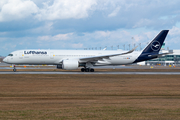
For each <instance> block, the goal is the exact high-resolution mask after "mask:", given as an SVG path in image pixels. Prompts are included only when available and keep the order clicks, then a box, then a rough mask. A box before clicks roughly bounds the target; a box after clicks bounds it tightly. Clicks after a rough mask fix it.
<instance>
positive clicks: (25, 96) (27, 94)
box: [0, 75, 180, 120]
mask: <svg viewBox="0 0 180 120" xmlns="http://www.w3.org/2000/svg"><path fill="white" fill-rule="evenodd" d="M179 78H180V75H0V119H3V120H4V119H5V120H6V119H33V120H34V119H53V120H54V119H57V120H59V119H62V120H64V119H87V120H92V119H95V120H96V119H102V120H109V119H112V120H113V119H114V120H116V119H120V120H131V119H132V120H134V119H135V120H136V119H142V120H152V119H158V120H169V119H173V120H176V119H180V91H179V88H180V79H179Z"/></svg>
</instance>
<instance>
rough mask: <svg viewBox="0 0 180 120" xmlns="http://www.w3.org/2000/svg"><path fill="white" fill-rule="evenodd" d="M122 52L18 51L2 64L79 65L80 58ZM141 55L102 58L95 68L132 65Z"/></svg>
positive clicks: (131, 54) (120, 51)
mask: <svg viewBox="0 0 180 120" xmlns="http://www.w3.org/2000/svg"><path fill="white" fill-rule="evenodd" d="M123 52H124V51H122V50H116V51H115V50H18V51H14V52H12V53H11V56H7V57H6V58H5V59H4V62H6V63H9V64H26V65H29V64H33V65H44V64H47V65H58V64H60V63H61V61H62V60H66V59H72V60H78V61H79V63H82V62H83V61H81V60H79V59H80V58H87V57H94V56H102V55H110V54H119V53H123ZM140 54H141V52H139V51H134V52H133V53H130V54H126V55H118V56H113V57H109V59H105V58H103V60H98V61H95V64H94V65H95V66H98V65H125V64H131V63H133V62H134V61H135V60H136V59H137V58H138V56H139V55H140Z"/></svg>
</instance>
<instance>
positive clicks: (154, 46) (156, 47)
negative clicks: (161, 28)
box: [151, 41, 161, 51]
mask: <svg viewBox="0 0 180 120" xmlns="http://www.w3.org/2000/svg"><path fill="white" fill-rule="evenodd" d="M160 47H161V44H160V43H159V42H158V41H154V42H153V43H151V49H152V50H153V51H158V50H159V49H160Z"/></svg>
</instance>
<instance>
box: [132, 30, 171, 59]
mask: <svg viewBox="0 0 180 120" xmlns="http://www.w3.org/2000/svg"><path fill="white" fill-rule="evenodd" d="M168 32H169V30H162V31H161V32H160V33H159V34H158V35H157V36H156V37H155V38H154V39H153V40H152V41H151V42H150V43H149V44H148V45H147V47H146V48H144V50H143V51H142V53H141V55H140V56H139V57H138V58H137V59H136V61H135V62H140V61H145V60H150V59H154V58H157V57H150V56H153V55H157V54H159V51H160V49H161V47H162V45H163V43H164V40H165V38H166V36H167V34H168Z"/></svg>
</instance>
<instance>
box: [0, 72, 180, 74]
mask: <svg viewBox="0 0 180 120" xmlns="http://www.w3.org/2000/svg"><path fill="white" fill-rule="evenodd" d="M0 74H51V75H53V74H71V75H72V74H78V75H83V74H92V75H93V74H108V75H110V74H114V75H128V74H129V75H180V72H52V71H51V72H42V71H36V72H31V71H19V72H18V71H17V72H11V71H8V72H7V71H6V72H5V71H0Z"/></svg>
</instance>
